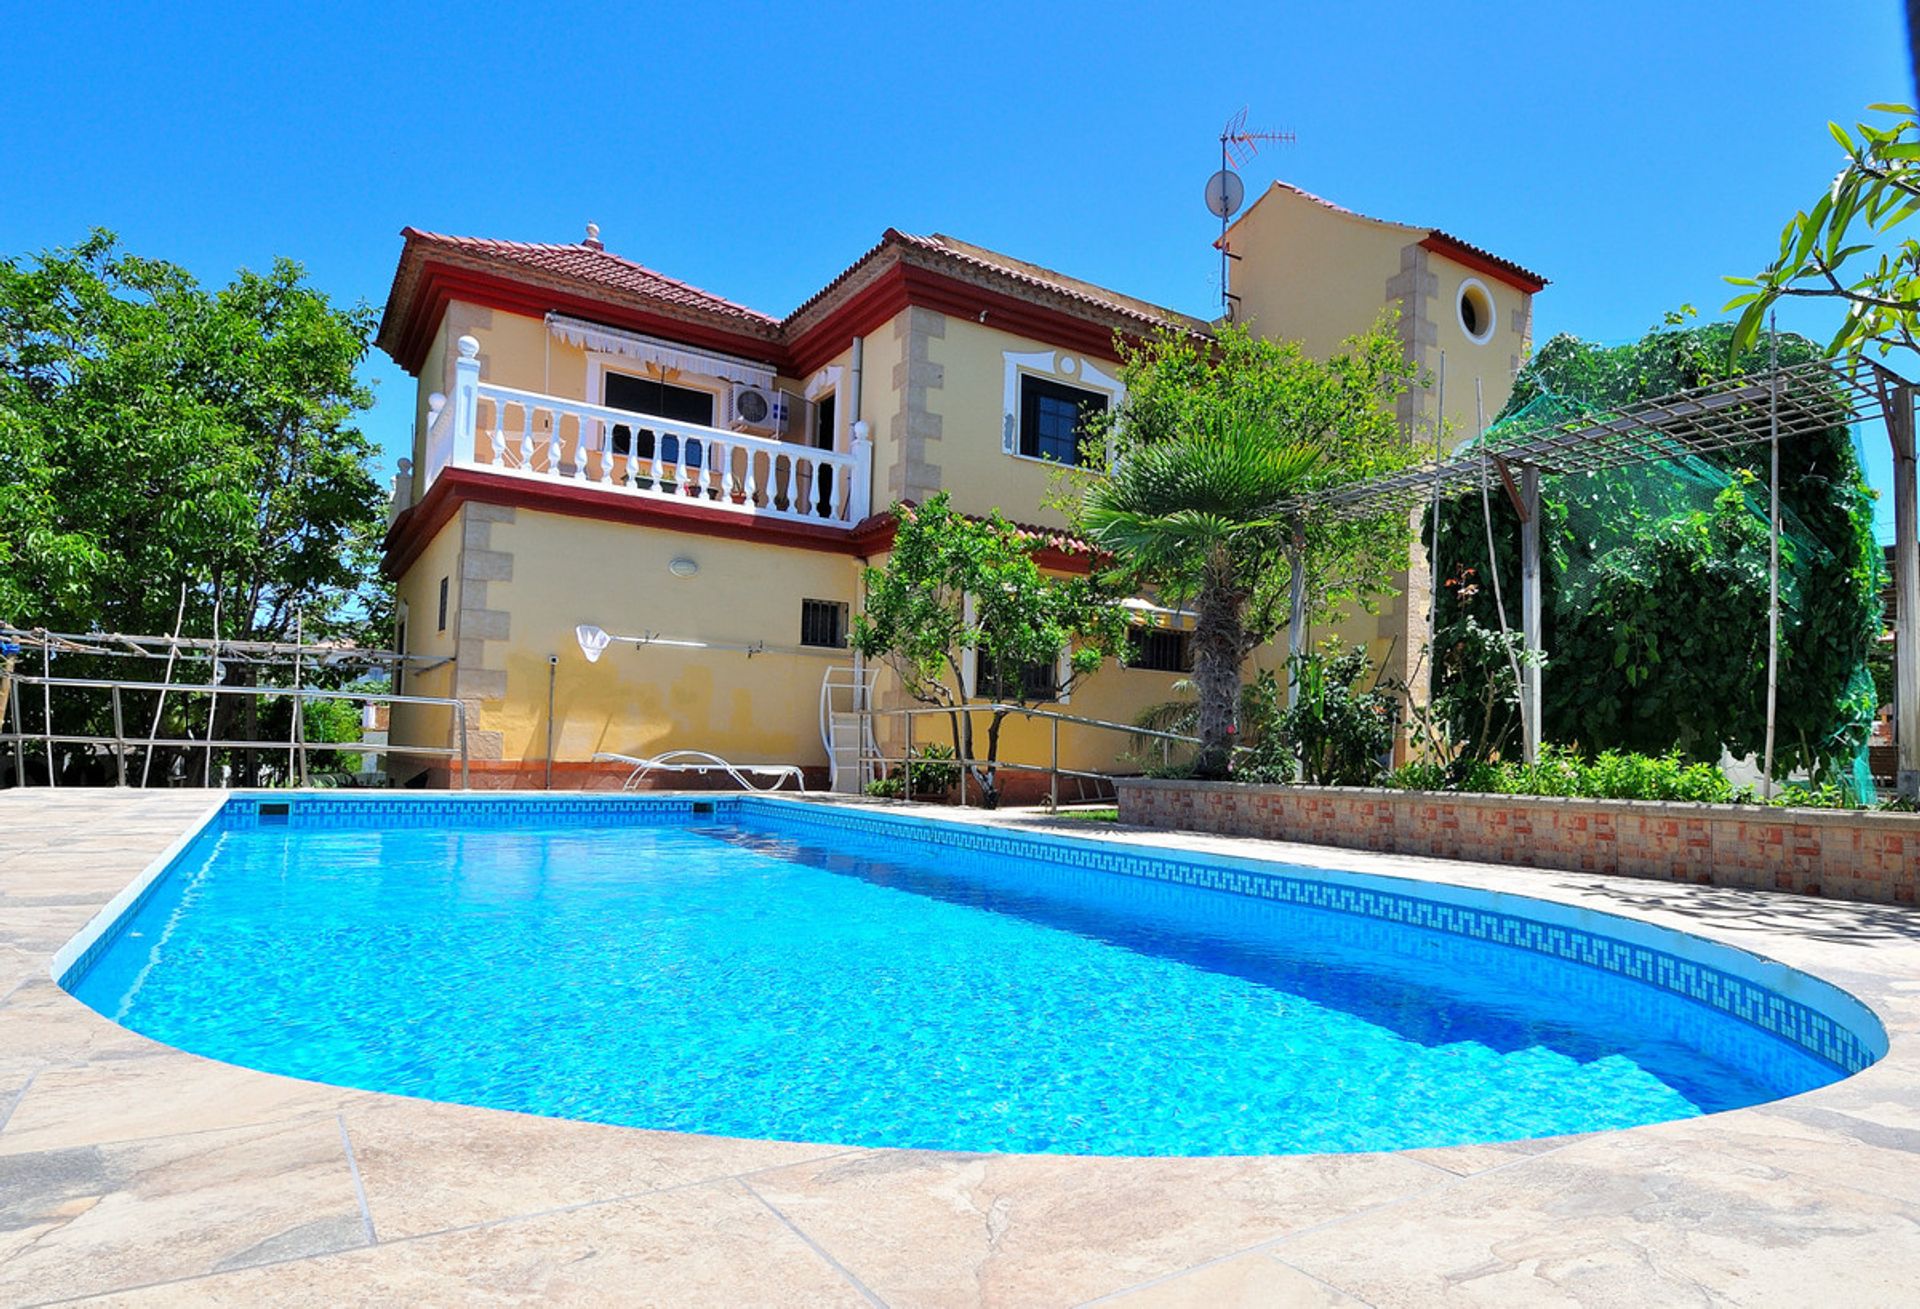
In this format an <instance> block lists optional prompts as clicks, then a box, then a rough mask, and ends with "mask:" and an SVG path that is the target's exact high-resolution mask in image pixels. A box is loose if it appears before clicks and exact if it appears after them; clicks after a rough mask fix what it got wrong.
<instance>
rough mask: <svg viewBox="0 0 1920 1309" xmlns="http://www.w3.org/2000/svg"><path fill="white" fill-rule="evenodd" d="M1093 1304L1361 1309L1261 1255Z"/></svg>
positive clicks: (1127, 1308) (1155, 1308)
mask: <svg viewBox="0 0 1920 1309" xmlns="http://www.w3.org/2000/svg"><path fill="white" fill-rule="evenodd" d="M1095 1303H1098V1304H1103V1305H1118V1306H1123V1307H1124V1309H1275V1306H1284V1307H1285V1309H1364V1305H1365V1302H1364V1301H1361V1300H1356V1299H1355V1298H1354V1297H1352V1296H1350V1295H1348V1294H1347V1293H1346V1292H1344V1291H1338V1290H1335V1289H1334V1288H1333V1287H1331V1286H1328V1285H1326V1284H1325V1283H1324V1282H1316V1281H1315V1280H1314V1279H1313V1278H1311V1277H1308V1276H1307V1275H1306V1274H1305V1273H1303V1272H1301V1271H1300V1270H1299V1269H1298V1268H1290V1267H1288V1266H1287V1265H1286V1264H1283V1263H1281V1262H1280V1261H1279V1260H1277V1259H1275V1258H1273V1257H1272V1256H1271V1255H1266V1254H1243V1255H1238V1256H1236V1257H1234V1258H1232V1259H1222V1260H1221V1261H1220V1262H1219V1263H1214V1264H1208V1265H1206V1266H1205V1267H1202V1268H1196V1269H1194V1270H1193V1271H1192V1272H1187V1273H1179V1274H1177V1275H1175V1276H1173V1277H1169V1278H1167V1279H1165V1280H1163V1281H1158V1282H1153V1283H1150V1284H1149V1285H1147V1286H1143V1287H1138V1288H1136V1289H1134V1290H1130V1291H1121V1292H1120V1293H1118V1294H1117V1295H1114V1296H1111V1297H1109V1298H1107V1299H1103V1300H1099V1301H1096V1302H1095Z"/></svg>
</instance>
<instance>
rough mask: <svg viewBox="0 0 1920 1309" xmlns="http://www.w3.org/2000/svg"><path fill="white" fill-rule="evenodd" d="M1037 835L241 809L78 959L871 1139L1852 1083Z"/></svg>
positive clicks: (757, 1121)
mask: <svg viewBox="0 0 1920 1309" xmlns="http://www.w3.org/2000/svg"><path fill="white" fill-rule="evenodd" d="M905 830H908V831H910V830H911V829H905ZM1033 853H1034V854H1035V855H1038V856H1045V857H1032V858H1026V857H1010V856H1009V855H1008V854H1007V853H1006V851H1005V850H1004V849H1002V850H995V851H970V850H963V849H956V848H951V847H940V846H931V845H926V844H922V843H919V842H916V841H913V840H911V839H903V838H902V837H901V836H900V835H898V834H876V833H875V832H873V831H860V830H853V829H849V830H845V831H841V830H836V829H834V828H832V827H830V826H822V825H821V822H820V821H819V820H817V819H814V820H809V821H805V822H790V821H787V820H786V819H784V818H783V817H782V816H781V808H780V807H779V806H775V805H770V804H769V805H744V804H743V805H739V806H723V807H722V810H721V812H719V813H718V814H717V815H711V816H690V817H686V818H680V819H673V818H661V819H659V820H657V821H651V822H648V823H646V824H643V825H636V824H631V823H629V824H626V825H619V826H608V827H601V826H595V825H592V824H583V823H581V822H578V821H575V820H570V819H558V818H555V817H553V816H551V815H548V816H542V814H541V811H539V810H538V809H535V808H529V809H527V810H526V811H525V816H524V819H522V820H519V821H514V822H512V823H509V824H505V825H500V824H496V825H494V826H490V827H485V828H474V829H463V828H445V827H436V826H424V827H406V828H398V827H394V826H391V825H369V826H362V827H352V826H349V827H344V828H339V829H328V828H316V829H305V828H300V827H297V826H296V827H270V826H269V827H259V828H253V829H250V830H224V829H223V828H221V827H218V826H216V827H215V828H213V829H210V830H209V831H208V832H207V833H206V834H204V835H203V836H202V837H201V838H200V840H198V841H197V842H196V843H195V844H194V845H192V846H190V847H189V848H188V849H187V850H186V852H185V853H184V854H183V856H182V857H181V858H180V859H179V860H178V861H177V862H176V864H175V866H174V868H173V870H172V872H171V873H170V874H169V875H168V876H167V877H166V879H165V880H164V881H162V882H161V883H159V884H158V885H157V887H156V888H155V889H154V891H153V892H152V894H151V895H150V896H149V897H148V899H147V900H146V901H145V903H144V904H143V905H141V907H140V908H139V909H138V911H137V912H136V913H134V914H133V915H132V916H131V917H130V918H127V919H126V920H124V925H123V927H122V930H121V931H120V933H119V934H118V936H117V937H115V938H113V940H112V941H111V944H110V945H109V946H108V947H107V948H106V949H104V951H103V952H101V953H99V954H98V955H97V957H95V958H94V960H93V962H92V963H91V965H90V966H89V967H87V968H86V970H85V971H84V973H82V974H81V975H80V976H78V977H77V978H75V977H69V979H68V985H69V986H70V987H71V988H72V989H73V990H74V991H75V993H76V994H77V995H78V996H79V997H80V998H81V999H82V1000H84V1001H85V1002H86V1003H87V1004H89V1005H91V1006H93V1007H94V1008H95V1009H97V1010H99V1011H100V1012H101V1013H103V1014H106V1015H108V1016H110V1017H113V1018H115V1019H117V1020H118V1021H120V1022H122V1023H124V1024H125V1025H127V1026H128V1027H131V1028H133V1029H134V1030H136V1031H139V1032H142V1033H145V1034H147V1035H149V1036H151V1037H154V1038H155V1039H157V1040H160V1041H164V1042H167V1043H169V1044H172V1045H175V1046H179V1047H181V1048H184V1049H187V1050H191V1051H194V1052H196V1053H199V1054H203V1055H207V1056H210V1057H212V1058H216V1059H223V1060H228V1061H231V1062H234V1063H240V1064H245V1065H248V1066H251V1067H254V1068H260V1069H264V1070H267V1071H270V1072H275V1073H285V1074H289V1075H292V1076H296V1077H305V1078H312V1079H316V1080H319V1081H325V1082H331V1083H336V1084H340V1085H346V1086H355V1087H363V1088H368V1089H373V1090H381V1091H390V1092H398V1093H402V1094H406V1095H415V1096H424V1097H427V1098H430V1099H434V1100H446V1101H455V1102H460V1103H465V1104H473V1105H485V1106H490V1107H494V1108H501V1109H514V1110H522V1111H526V1112H530V1113H537V1114H549V1115H557V1116H562V1117H568V1118H579V1119H589V1120H593V1121H597V1122H606V1123H619V1124H626V1125H631V1126H638V1127H650V1128H667V1129H673V1130H680V1131H697V1132H713V1133H721V1134H727V1135H735V1136H750V1137H766V1138H786V1139H800V1140H811V1141H829V1142H839V1143H845V1144H856V1145H889V1146H918V1147H929V1148H939V1149H958V1150H1003V1151H1060V1152H1072V1153H1093V1154H1128V1155H1212V1154H1271V1153H1287V1152H1295V1151H1351V1150H1380V1149H1397V1148H1406V1147H1412V1146H1432V1145H1447V1144H1457V1143H1463V1142H1474V1141H1490V1140H1504V1139H1513V1138H1519V1137H1528V1136H1542V1135H1553V1134H1558V1133H1565V1132H1580V1131H1591V1130H1595V1129H1602V1128H1616V1127H1626V1126H1631V1125H1634V1124H1639V1123H1647V1122H1653V1121H1658V1120H1663V1119H1671V1118H1681V1117H1688V1116H1691V1115H1695V1114H1701V1113H1710V1112H1714V1111H1716V1110H1721V1109H1728V1108H1734V1107H1738V1106H1741V1105H1747V1104H1753V1103H1756V1102H1759V1101H1764V1100H1769V1099H1774V1098H1777V1097H1780V1096H1784V1095H1789V1094H1793V1093H1796V1092H1799V1091H1803V1090H1807V1089H1810V1088H1812V1087H1815V1086H1818V1085H1821V1084H1823V1083H1826V1082H1830V1081H1833V1080H1835V1079H1837V1078H1838V1077H1840V1076H1842V1070H1841V1069H1840V1068H1838V1067H1836V1066H1835V1065H1834V1064H1833V1063H1831V1062H1828V1061H1827V1060H1825V1059H1822V1058H1820V1057H1817V1056H1816V1055H1815V1054H1813V1053H1812V1052H1810V1051H1809V1050H1807V1049H1805V1048H1804V1047H1803V1046H1801V1045H1799V1044H1795V1043H1792V1042H1789V1041H1787V1040H1783V1039H1781V1038H1780V1037H1778V1036H1775V1035H1773V1034H1772V1033H1770V1032H1768V1031H1764V1030H1762V1029H1761V1028H1760V1027H1758V1026H1755V1025H1753V1024H1751V1023H1746V1022H1742V1021H1740V1020H1739V1019H1737V1018H1735V1017H1732V1016H1731V1015H1729V1014H1727V1013H1724V1012H1721V1011H1719V1010H1717V1009H1714V1008H1711V1007H1709V1006H1708V1005H1705V1004H1702V1003H1700V1002H1698V1001H1696V1000H1694V999H1689V998H1685V997H1683V996H1681V995H1677V994H1675V993H1673V992H1672V991H1670V990H1662V989H1660V988H1658V987H1655V986H1649V985H1645V984H1642V983H1639V982H1635V981H1631V980H1628V979H1627V978H1623V977H1621V976H1619V975H1618V974H1616V973H1612V972H1606V971H1602V970H1601V969H1599V968H1595V967H1590V966H1588V965H1586V964H1583V963H1578V962H1572V961H1569V960H1566V959H1561V958H1556V957H1553V956H1551V955H1548V954H1543V953H1540V952H1538V951H1529V950H1522V949H1517V948H1514V947H1512V946H1508V945H1499V944H1493V943H1491V942H1489V941H1485V940H1477V939H1473V938H1472V937H1469V936H1466V935H1462V934H1460V933H1458V932H1445V931H1437V930H1431V929H1427V928H1421V927H1414V926H1408V925H1405V924H1401V923H1395V922H1389V921H1385V920H1382V919H1380V918H1374V917H1366V916H1363V915H1360V914H1356V913H1345V912H1336V911H1333V910H1329V909H1323V908H1313V907H1307V906H1304V905H1299V904H1287V903H1274V902H1272V901H1269V900H1264V899H1259V898H1254V897H1251V896H1248V895H1240V894H1232V893H1228V892H1224V891H1219V890H1205V889H1199V888H1197V887H1193V886H1186V885H1176V884H1170V883H1167V882H1160V881H1152V880H1145V879H1142V878H1140V877H1130V876H1121V875H1117V874H1114V873H1111V872H1102V871H1095V870H1092V869H1088V868H1079V867H1073V866H1070V865H1068V864H1066V863H1063V862H1062V861H1061V860H1060V859H1059V858H1058V857H1055V856H1050V855H1049V854H1048V850H1047V849H1046V848H1044V847H1035V849H1034V851H1033ZM1289 871H1291V872H1293V873H1295V874H1299V873H1300V871H1301V870H1289ZM1312 875H1313V876H1321V877H1326V878H1336V877H1338V876H1339V875H1338V874H1312Z"/></svg>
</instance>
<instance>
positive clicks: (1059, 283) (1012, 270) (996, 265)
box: [900, 232, 1209, 332]
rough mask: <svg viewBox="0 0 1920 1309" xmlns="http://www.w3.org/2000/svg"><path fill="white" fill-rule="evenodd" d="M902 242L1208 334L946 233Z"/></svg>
mask: <svg viewBox="0 0 1920 1309" xmlns="http://www.w3.org/2000/svg"><path fill="white" fill-rule="evenodd" d="M900 235H901V236H902V238H903V239H905V240H906V241H908V242H910V243H911V244H913V245H915V246H918V247H919V248H920V249H922V250H929V251H933V252H934V253H936V254H939V255H942V256H945V257H946V258H948V259H952V260H954V261H956V262H959V263H962V264H966V265H970V266H972V267H974V268H979V269H984V270H986V271H988V272H991V273H997V274H999V275H1001V276H1003V277H1009V278H1012V279H1013V280H1014V281H1016V282H1020V283H1022V284H1024V285H1026V286H1029V287H1033V288H1035V289H1037V290H1043V291H1052V292H1054V293H1055V294H1056V295H1063V296H1065V297H1067V298H1068V299H1070V300H1077V301H1080V302H1081V303H1083V304H1087V305H1092V306H1094V307H1096V308H1099V309H1105V310H1107V311H1108V312H1110V313H1116V314H1120V315H1122V316H1124V317H1127V318H1135V319H1138V320H1140V321H1141V322H1143V323H1148V324H1151V325H1153V326H1156V327H1160V326H1169V327H1185V328H1190V329H1192V330H1195V331H1201V332H1204V331H1207V330H1209V328H1208V324H1207V322H1206V320H1205V319H1202V318H1195V317H1194V316H1193V315H1192V314H1183V313H1181V312H1180V311H1179V310H1177V309H1168V308H1167V307H1166V306H1164V305H1157V304H1154V303H1153V302H1152V301H1150V300H1141V299H1139V298H1138V297H1135V296H1130V295H1123V294H1121V293H1120V292H1118V291H1110V290H1108V289H1107V288H1106V287H1104V286H1100V285H1098V284H1096V283H1094V282H1088V281H1083V280H1082V279H1080V278H1078V277H1069V276H1067V275H1066V274H1065V273H1056V272H1054V271H1053V270H1052V269H1051V268H1043V267H1042V266H1040V265H1039V264H1032V263H1028V262H1027V261H1026V260H1024V259H1015V258H1014V257H1013V256H1011V255H1003V254H1001V253H1000V252H999V251H997V250H989V249H987V248H986V247H984V246H978V245H974V244H972V243H971V242H968V241H962V240H959V239H957V238H955V237H951V236H947V235H945V234H944V233H940V232H936V233H934V234H933V235H932V236H914V235H911V234H909V233H905V232H902V233H901V234H900Z"/></svg>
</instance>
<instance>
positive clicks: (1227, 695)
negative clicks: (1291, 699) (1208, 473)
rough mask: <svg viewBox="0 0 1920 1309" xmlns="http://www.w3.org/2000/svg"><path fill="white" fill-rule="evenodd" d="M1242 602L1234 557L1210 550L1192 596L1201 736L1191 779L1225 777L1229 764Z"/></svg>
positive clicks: (1237, 688)
mask: <svg viewBox="0 0 1920 1309" xmlns="http://www.w3.org/2000/svg"><path fill="white" fill-rule="evenodd" d="M1245 603H1246V598H1245V596H1244V595H1243V594H1242V592H1241V590H1240V587H1239V584H1238V579H1237V578H1236V577H1235V576H1234V568H1233V561H1232V560H1231V559H1230V558H1229V557H1228V556H1227V554H1226V551H1225V550H1215V551H1214V553H1213V556H1212V557H1211V558H1209V559H1208V560H1207V568H1206V575H1205V577H1204V579H1203V580H1202V582H1201V584H1200V593H1199V594H1198V595H1197V596H1196V597H1195V598H1194V621H1193V686H1194V691H1195V694H1196V697H1197V699H1198V704H1197V706H1196V708H1197V714H1196V717H1197V726H1196V730H1197V732H1198V735H1199V737H1200V751H1199V753H1198V754H1197V755H1195V756H1194V760H1193V773H1194V776H1196V777H1201V778H1215V779H1217V778H1224V777H1225V776H1226V775H1227V773H1228V771H1229V769H1230V768H1231V767H1232V764H1233V746H1234V737H1235V731H1236V727H1237V719H1238V717H1239V712H1240V660H1241V657H1242V652H1243V651H1244V649H1245V635H1246V633H1245V622H1244V620H1245V614H1244V612H1243V609H1244V606H1245Z"/></svg>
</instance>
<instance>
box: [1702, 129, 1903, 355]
mask: <svg viewBox="0 0 1920 1309" xmlns="http://www.w3.org/2000/svg"><path fill="white" fill-rule="evenodd" d="M1868 110H1869V111H1870V112H1872V113H1879V114H1885V115H1888V116H1889V121H1886V122H1882V123H1878V124H1875V123H1857V124H1855V125H1854V129H1853V131H1851V132H1849V131H1848V130H1847V129H1846V128H1844V127H1842V126H1841V125H1840V124H1838V123H1829V124H1827V130H1828V131H1829V132H1831V133H1832V134H1833V139H1834V141H1835V142H1836V143H1837V144H1838V145H1839V147H1840V150H1841V153H1842V155H1843V156H1844V158H1845V162H1844V163H1843V164H1842V165H1841V168H1840V172H1839V173H1838V175H1836V176H1835V177H1834V179H1833V182H1832V183H1831V184H1830V185H1829V186H1828V187H1827V189H1826V192H1825V193H1824V194H1822V195H1821V196H1820V197H1819V198H1818V199H1817V200H1815V201H1814V202H1813V204H1812V205H1811V206H1810V207H1808V208H1806V209H1803V210H1800V211H1799V212H1797V213H1796V214H1794V216H1793V217H1792V218H1791V219H1789V220H1788V221H1787V225H1786V227H1785V228H1783V229H1782V230H1781V233H1780V253H1779V255H1778V256H1777V257H1776V258H1775V259H1774V261H1773V262H1772V263H1770V264H1768V265H1767V267H1766V268H1764V269H1763V270H1761V272H1760V273H1759V275H1758V276H1755V277H1729V278H1728V279H1727V280H1728V281H1729V282H1731V283H1733V284H1734V285H1735V286H1740V287H1749V288H1752V289H1750V290H1746V291H1743V292H1742V293H1741V294H1739V295H1737V296H1735V297H1734V298H1733V299H1732V300H1730V301H1728V302H1727V306H1726V307H1727V308H1728V309H1739V310H1740V318H1739V321H1738V323H1737V324H1736V326H1735V330H1734V333H1733V339H1732V342H1731V345H1732V348H1733V349H1735V350H1744V349H1747V348H1749V347H1751V346H1752V345H1753V344H1754V342H1755V341H1756V340H1757V339H1758V338H1759V335H1760V329H1761V328H1762V327H1763V326H1765V324H1766V317H1767V311H1768V310H1769V309H1771V308H1773V306H1774V305H1775V303H1777V302H1778V301H1779V300H1781V299H1783V298H1789V297H1813V298H1816V299H1824V300H1834V301H1838V302H1839V303H1840V304H1841V305H1842V306H1843V307H1844V309H1845V316H1844V317H1843V318H1842V320H1841V323H1840V327H1839V329H1838V330H1837V331H1836V332H1835V333H1834V336H1833V340H1832V341H1831V342H1829V343H1828V346H1827V351H1828V353H1829V354H1835V355H1853V356H1858V355H1860V354H1862V353H1863V352H1864V351H1866V350H1867V349H1868V348H1869V347H1876V348H1877V349H1878V350H1879V352H1880V353H1881V354H1886V353H1887V352H1888V351H1889V350H1892V349H1895V348H1900V349H1905V350H1912V351H1915V352H1920V238H1916V237H1912V236H1909V237H1906V238H1905V239H1904V240H1899V241H1897V242H1896V241H1895V240H1894V236H1893V232H1894V229H1895V228H1897V227H1899V226H1900V225H1901V224H1903V223H1905V222H1906V221H1907V220H1908V219H1910V218H1912V217H1913V216H1914V214H1915V213H1920V121H1917V119H1916V114H1915V111H1914V109H1913V108H1912V107H1911V106H1909V105H1901V104H1877V105H1869V106H1868Z"/></svg>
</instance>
